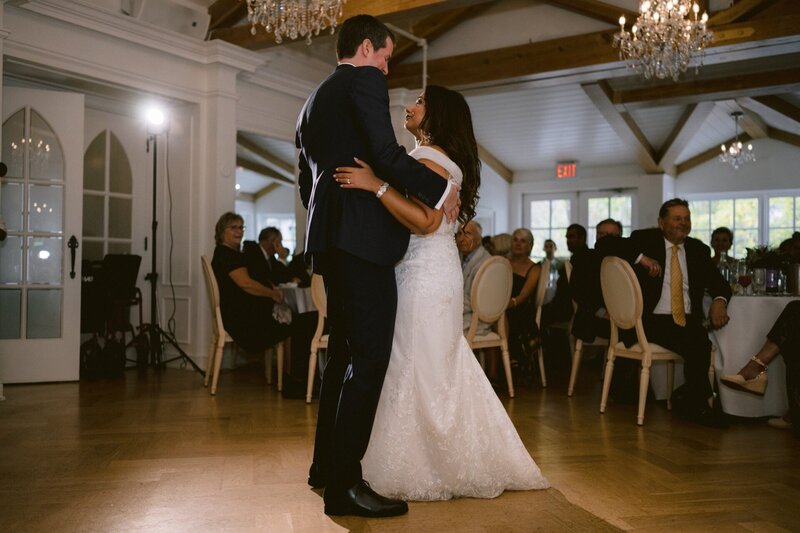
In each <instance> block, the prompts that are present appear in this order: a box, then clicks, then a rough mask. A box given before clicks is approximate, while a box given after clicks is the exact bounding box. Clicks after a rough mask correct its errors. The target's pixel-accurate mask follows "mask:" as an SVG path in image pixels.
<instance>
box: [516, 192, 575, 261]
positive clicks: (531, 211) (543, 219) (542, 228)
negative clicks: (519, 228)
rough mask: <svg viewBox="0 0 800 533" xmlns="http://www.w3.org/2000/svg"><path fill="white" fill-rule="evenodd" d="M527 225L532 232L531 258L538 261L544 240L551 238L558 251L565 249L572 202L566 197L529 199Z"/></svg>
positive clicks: (541, 255)
mask: <svg viewBox="0 0 800 533" xmlns="http://www.w3.org/2000/svg"><path fill="white" fill-rule="evenodd" d="M527 208H528V213H527V215H528V217H529V218H528V220H529V221H530V223H529V225H528V227H529V229H530V230H531V233H533V242H534V244H533V251H532V252H531V258H532V259H534V260H535V261H540V260H541V259H543V258H544V251H543V250H542V247H543V246H544V241H545V240H547V239H552V240H554V241H555V243H556V247H557V248H558V250H559V252H562V251H563V253H566V250H567V239H566V234H567V226H569V225H570V224H571V222H570V217H571V212H572V202H571V201H570V199H568V198H554V199H549V200H531V201H530V202H528V203H527Z"/></svg>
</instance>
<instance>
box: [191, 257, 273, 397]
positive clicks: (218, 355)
mask: <svg viewBox="0 0 800 533" xmlns="http://www.w3.org/2000/svg"><path fill="white" fill-rule="evenodd" d="M200 263H201V264H202V265H203V277H204V278H205V280H206V289H207V291H208V303H209V305H210V306H211V314H212V320H211V324H212V326H213V327H212V331H211V342H210V345H209V348H208V363H207V365H206V376H205V379H204V380H203V386H204V387H208V381H209V378H211V389H210V392H211V394H212V395H215V394H216V393H217V382H218V381H219V371H220V368H221V367H222V350H223V349H224V347H225V343H227V342H233V339H232V338H231V336H230V335H228V332H227V331H225V327H224V326H223V325H222V312H221V311H220V308H219V287H218V286H217V278H215V277H214V271H213V269H212V267H211V261H209V259H208V257H207V256H205V255H201V256H200ZM283 348H284V345H283V342H279V343H278V344H276V345H275V352H277V359H278V391H281V390H283V352H284V349H283ZM212 367H213V370H212ZM264 374H265V377H266V378H267V383H268V384H272V350H269V349H267V350H265V351H264Z"/></svg>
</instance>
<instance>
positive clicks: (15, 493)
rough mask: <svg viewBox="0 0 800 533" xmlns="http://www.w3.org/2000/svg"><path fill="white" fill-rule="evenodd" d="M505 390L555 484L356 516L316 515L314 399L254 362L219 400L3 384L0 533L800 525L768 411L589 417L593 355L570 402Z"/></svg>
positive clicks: (191, 382)
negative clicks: (309, 480) (738, 415)
mask: <svg viewBox="0 0 800 533" xmlns="http://www.w3.org/2000/svg"><path fill="white" fill-rule="evenodd" d="M554 366H556V368H555V369H553V370H551V371H550V373H549V375H548V378H549V379H548V381H549V382H550V386H549V387H548V388H547V389H546V390H542V389H541V387H540V386H538V385H532V386H529V387H522V386H521V387H519V390H518V396H517V398H515V399H514V400H509V399H508V398H506V396H505V395H504V394H503V393H501V398H502V399H503V401H504V403H505V405H506V406H507V409H508V411H509V414H510V415H511V417H512V419H513V421H514V423H515V425H516V427H517V429H518V430H519V433H520V435H521V436H522V439H523V441H524V442H525V445H526V446H527V447H528V449H529V451H530V452H531V454H532V455H533V457H534V459H535V460H536V462H537V463H538V464H539V466H540V467H541V469H542V471H543V472H544V474H545V475H546V476H547V477H548V479H549V480H550V482H551V483H552V485H553V488H551V489H549V490H545V491H529V492H514V493H505V494H503V495H502V496H500V497H499V498H496V499H494V500H472V499H462V500H454V501H449V502H434V503H412V504H411V511H410V513H409V514H408V515H406V516H403V517H398V518H392V519H374V520H367V519H361V518H356V517H342V518H331V517H327V516H325V515H324V514H323V513H322V501H321V493H320V492H319V491H313V490H311V489H309V487H308V486H307V485H306V484H305V479H306V473H307V468H308V465H309V461H310V457H311V453H312V445H313V432H314V422H315V417H316V407H317V404H316V402H315V403H313V404H311V405H306V404H305V403H304V402H303V401H301V400H287V399H283V398H281V397H280V396H279V395H278V394H277V392H276V390H275V388H274V386H272V387H270V386H267V385H266V384H265V383H264V380H263V372H262V371H260V370H259V369H258V368H257V367H254V366H251V367H247V368H243V369H238V370H236V371H230V372H226V373H224V374H223V375H222V377H221V380H220V386H219V392H218V395H217V397H216V398H212V397H210V396H209V395H208V392H207V390H206V389H204V388H203V386H202V379H201V378H200V376H199V375H198V374H196V373H194V372H190V371H184V370H180V369H167V370H165V371H161V372H156V371H154V370H150V371H148V372H146V373H145V374H143V375H140V374H138V373H137V372H136V371H134V370H130V371H128V372H127V373H126V375H125V378H124V379H121V380H116V381H103V382H95V383H57V384H40V385H6V388H5V394H6V397H7V400H6V401H5V402H2V403H0V531H2V532H9V531H36V532H38V531H148V532H149V531H201V530H202V531H234V532H239V531H243V532H247V531H279V532H290V531H301V532H305V531H309V532H311V531H313V532H316V531H370V532H372V531H376V532H384V531H390V532H392V531H469V532H472V531H475V532H478V531H492V532H494V531H521V532H522V531H617V530H629V531H637V532H638V531H643V532H656V531H682V532H683V531H726V532H727V531H754V532H756V531H757V532H766V531H800V441H798V440H796V439H794V438H793V437H792V436H791V434H790V433H789V432H786V431H780V430H776V429H772V428H770V427H768V426H766V424H764V423H763V421H756V422H753V421H737V422H734V423H733V424H732V425H731V427H730V428H728V429H724V430H719V429H710V428H705V427H702V426H697V425H694V424H690V423H687V422H683V421H681V420H680V419H678V418H676V417H672V416H671V414H670V413H669V412H667V411H666V409H665V408H664V406H663V405H661V404H658V403H653V404H650V405H648V411H647V414H646V419H645V426H644V427H641V428H640V427H637V426H636V424H635V407H634V406H629V405H616V404H611V405H609V407H608V409H607V412H606V414H605V415H602V416H601V415H600V414H599V413H598V404H599V395H600V383H599V375H600V367H599V362H597V361H595V362H587V363H586V364H584V367H583V368H581V373H580V375H579V376H578V387H577V389H576V393H575V396H574V397H573V398H567V396H566V374H567V372H566V369H565V368H563V365H562V367H561V368H559V367H558V365H554Z"/></svg>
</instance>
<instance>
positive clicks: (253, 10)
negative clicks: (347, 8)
mask: <svg viewBox="0 0 800 533" xmlns="http://www.w3.org/2000/svg"><path fill="white" fill-rule="evenodd" d="M346 1H347V0H247V20H248V22H250V33H251V34H253V35H255V34H256V26H257V25H259V24H260V25H261V26H264V29H265V30H267V32H268V33H272V34H274V35H275V42H276V43H278V44H280V43H282V42H283V39H284V38H289V39H292V40H294V39H297V38H298V37H305V38H306V44H311V36H312V35H319V32H320V31H322V30H324V29H325V28H328V27H330V29H331V34H333V31H334V30H335V29H336V20H337V19H338V18H341V16H342V6H343V5H344V3H345V2H346Z"/></svg>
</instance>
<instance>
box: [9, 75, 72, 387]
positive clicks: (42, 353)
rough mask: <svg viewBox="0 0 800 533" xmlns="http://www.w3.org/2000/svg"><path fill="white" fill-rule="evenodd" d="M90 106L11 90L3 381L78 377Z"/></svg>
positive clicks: (68, 97)
mask: <svg viewBox="0 0 800 533" xmlns="http://www.w3.org/2000/svg"><path fill="white" fill-rule="evenodd" d="M83 108H84V104H83V95H79V94H72V93H64V92H54V91H39V90H32V89H21V88H12V87H4V88H3V127H2V138H1V140H2V161H3V162H4V163H5V164H6V165H7V167H8V172H7V174H6V176H5V177H4V178H0V185H2V189H0V209H1V211H0V212H2V216H3V219H4V220H5V223H6V228H7V231H8V236H7V238H6V240H5V241H3V242H0V317H2V318H0V382H5V383H21V382H39V381H71V380H77V379H78V377H79V353H78V352H79V344H80V314H81V313H80V309H81V301H80V300H81V276H80V257H81V249H80V242H79V239H80V236H81V223H82V179H83V137H84V135H83V120H84V110H83ZM73 237H74V239H73ZM70 241H72V242H73V243H77V244H78V247H77V248H75V247H74V246H71V245H70ZM73 251H74V260H73Z"/></svg>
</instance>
